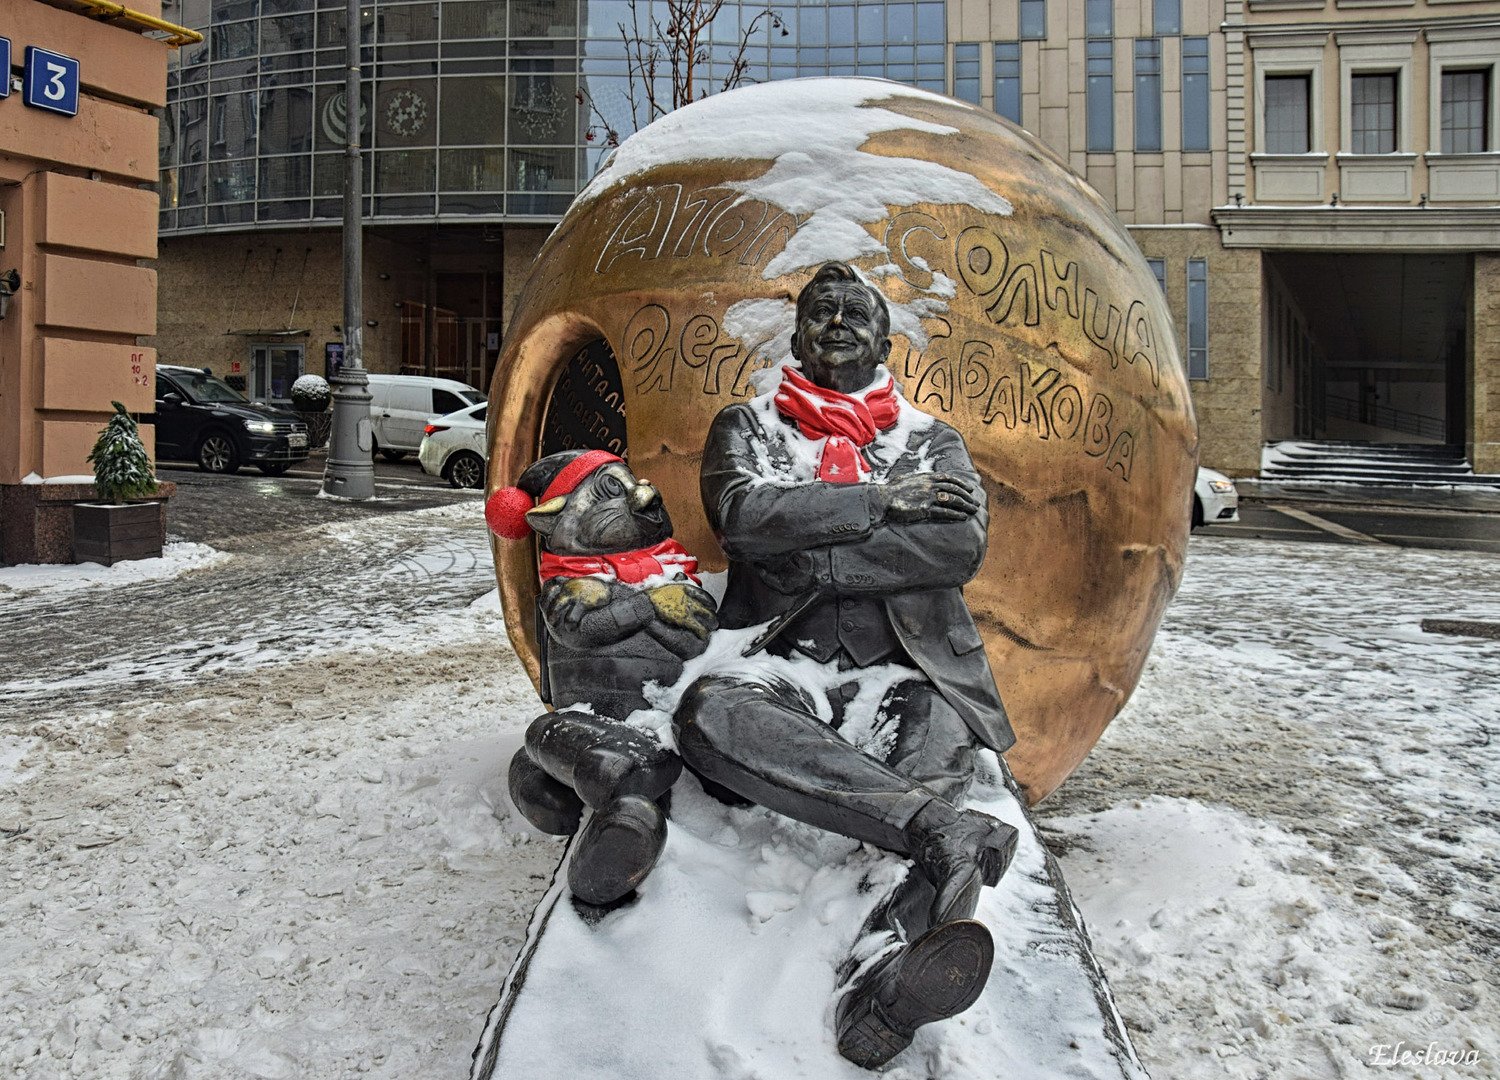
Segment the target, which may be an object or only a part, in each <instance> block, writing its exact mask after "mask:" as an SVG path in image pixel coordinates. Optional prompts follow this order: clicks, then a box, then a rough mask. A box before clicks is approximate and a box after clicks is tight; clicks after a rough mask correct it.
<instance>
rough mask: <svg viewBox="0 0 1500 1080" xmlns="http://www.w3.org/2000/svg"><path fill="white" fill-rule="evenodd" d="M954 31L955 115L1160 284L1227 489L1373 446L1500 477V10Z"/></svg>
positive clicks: (1270, 6)
mask: <svg viewBox="0 0 1500 1080" xmlns="http://www.w3.org/2000/svg"><path fill="white" fill-rule="evenodd" d="M949 29H950V34H951V36H952V37H953V40H954V46H953V48H954V83H953V89H954V92H955V93H956V94H957V95H958V96H962V97H970V98H971V100H977V101H980V102H981V103H983V104H984V105H986V106H988V107H990V108H994V109H996V111H999V112H1002V113H1004V114H1006V115H1010V116H1012V117H1013V118H1015V119H1017V120H1018V122H1019V123H1021V124H1022V126H1024V127H1026V128H1027V129H1028V130H1030V131H1032V132H1034V133H1036V134H1037V135H1039V136H1041V138H1042V139H1043V140H1045V141H1046V142H1047V143H1049V144H1050V145H1051V146H1052V147H1053V148H1054V149H1056V150H1058V151H1059V152H1061V153H1063V154H1064V156H1066V157H1067V159H1068V160H1069V162H1070V163H1071V164H1072V165H1073V167H1074V168H1076V169H1077V170H1078V171H1079V172H1081V173H1083V174H1084V175H1085V176H1086V177H1087V178H1088V179H1089V181H1090V182H1091V183H1092V184H1093V185H1094V186H1095V187H1096V188H1098V189H1099V191H1100V192H1102V193H1103V194H1104V195H1105V196H1106V197H1107V198H1108V199H1110V200H1111V201H1112V202H1113V204H1114V206H1115V208H1116V210H1117V211H1118V213H1119V214H1120V216H1121V217H1122V218H1123V219H1124V220H1125V222H1127V223H1128V224H1129V225H1130V226H1131V228H1132V232H1133V233H1134V235H1135V237H1136V239H1137V241H1138V242H1139V244H1140V246H1141V249H1142V251H1143V252H1145V254H1146V255H1147V257H1148V258H1149V259H1150V260H1151V261H1152V265H1153V268H1155V269H1156V270H1157V272H1158V277H1159V278H1160V279H1161V280H1162V281H1163V284H1164V288H1165V289H1166V292H1167V296H1168V299H1169V302H1170V305H1171V307H1172V310H1173V313H1174V315H1175V316H1176V318H1177V322H1178V328H1179V332H1180V334H1181V337H1182V344H1183V355H1184V358H1185V359H1186V360H1187V361H1188V364H1189V368H1190V371H1191V374H1192V376H1193V391H1194V398H1195V401H1196V404H1197V407H1198V417H1199V424H1200V428H1201V431H1202V437H1203V448H1202V459H1203V461H1204V463H1205V464H1209V465H1213V466H1216V467H1218V468H1221V469H1224V470H1226V471H1228V472H1231V473H1234V474H1236V475H1251V474H1254V473H1256V472H1258V471H1259V468H1260V461H1261V447H1262V445H1263V443H1265V442H1269V441H1277V440H1284V439H1296V440H1309V441H1319V440H1350V441H1365V442H1375V443H1434V444H1447V445H1452V446H1456V447H1461V448H1462V449H1463V451H1464V452H1465V453H1466V454H1467V455H1468V457H1469V459H1470V460H1471V461H1472V462H1473V464H1474V465H1475V467H1476V468H1477V469H1479V470H1480V471H1484V472H1500V397H1497V396H1496V395H1497V391H1496V386H1497V383H1500V350H1497V348H1496V343H1497V340H1500V327H1497V325H1496V320H1497V312H1500V301H1497V299H1496V297H1497V290H1500V280H1497V278H1496V276H1495V275H1496V274H1497V272H1500V109H1497V79H1496V72H1495V67H1496V64H1497V63H1500V4H1495V3H1493V2H1487V3H1469V2H1463V0H1457V2H1446V0H1434V2H1422V0H1249V2H1248V3H1246V2H1243V0H1206V2H1205V0H1112V2H1111V0H1067V2H1065V3H1059V2H1058V0H1002V2H998V3H996V2H992V0H956V2H955V3H952V4H950V6H949ZM966 80H967V81H966Z"/></svg>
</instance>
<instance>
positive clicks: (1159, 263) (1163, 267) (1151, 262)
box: [1146, 259, 1167, 295]
mask: <svg viewBox="0 0 1500 1080" xmlns="http://www.w3.org/2000/svg"><path fill="white" fill-rule="evenodd" d="M1146 265H1147V266H1149V267H1151V272H1152V273H1153V274H1155V275H1156V283H1157V284H1158V285H1160V286H1161V291H1162V294H1163V295H1165V294H1166V291H1167V260H1166V259H1147V260H1146Z"/></svg>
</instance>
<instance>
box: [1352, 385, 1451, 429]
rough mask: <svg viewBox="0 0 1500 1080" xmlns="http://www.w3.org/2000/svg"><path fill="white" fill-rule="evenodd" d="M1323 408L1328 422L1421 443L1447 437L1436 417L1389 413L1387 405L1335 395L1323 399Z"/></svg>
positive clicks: (1403, 411) (1443, 423)
mask: <svg viewBox="0 0 1500 1080" xmlns="http://www.w3.org/2000/svg"><path fill="white" fill-rule="evenodd" d="M1323 408H1324V412H1325V415H1326V416H1327V418H1329V419H1337V420H1352V421H1354V422H1355V423H1356V424H1370V425H1372V426H1374V427H1380V428H1385V429H1387V430H1388V431H1401V432H1405V433H1406V434H1408V435H1417V436H1420V437H1421V438H1424V439H1443V438H1446V437H1447V434H1448V425H1447V423H1446V422H1445V421H1444V420H1442V419H1441V418H1439V417H1436V416H1427V415H1424V414H1423V413H1415V412H1408V411H1406V410H1405V409H1393V408H1391V407H1390V406H1389V405H1377V404H1375V403H1374V402H1368V403H1363V404H1362V403H1360V402H1359V401H1356V400H1355V399H1354V398H1347V397H1343V396H1341V395H1339V394H1329V395H1327V396H1326V397H1325V398H1324V405H1323Z"/></svg>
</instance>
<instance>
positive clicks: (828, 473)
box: [775, 367, 901, 484]
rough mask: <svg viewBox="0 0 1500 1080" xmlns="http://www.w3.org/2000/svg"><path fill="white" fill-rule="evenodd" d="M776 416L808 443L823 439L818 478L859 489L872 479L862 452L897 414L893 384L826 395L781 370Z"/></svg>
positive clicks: (788, 369)
mask: <svg viewBox="0 0 1500 1080" xmlns="http://www.w3.org/2000/svg"><path fill="white" fill-rule="evenodd" d="M775 401H776V411H777V412H779V413H781V415H782V416H784V417H786V418H787V419H788V420H790V421H792V422H793V423H795V424H796V425H797V429H798V430H799V431H801V432H802V434H803V435H804V436H806V437H807V438H809V439H826V440H828V441H827V442H825V443H824V444H823V457H822V459H821V460H820V461H819V462H818V479H819V480H826V481H827V482H828V483H830V484H857V483H859V482H860V481H861V480H863V479H864V478H865V477H867V476H869V475H870V463H869V462H868V461H866V460H865V456H864V454H862V453H861V452H860V448H861V447H864V446H869V445H870V443H872V442H874V441H875V436H876V434H877V433H878V432H881V431H884V430H885V429H886V428H888V427H890V426H891V425H892V424H894V423H895V422H896V420H897V418H898V417H899V416H900V415H901V403H900V402H899V401H898V400H897V399H896V380H895V379H894V378H892V377H891V375H890V374H889V373H887V374H886V376H885V380H884V381H883V382H880V383H878V384H877V385H876V386H873V387H871V388H870V389H868V390H861V391H860V392H859V393H856V394H843V393H840V392H839V391H837V390H828V389H825V388H824V387H821V386H819V385H818V384H817V383H815V382H812V381H811V380H810V379H808V378H807V377H806V376H804V375H803V374H802V373H801V372H800V371H798V370H797V369H796V368H793V367H786V368H782V371H781V386H780V387H778V388H777V390H776V398H775Z"/></svg>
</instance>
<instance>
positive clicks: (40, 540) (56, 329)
mask: <svg viewBox="0 0 1500 1080" xmlns="http://www.w3.org/2000/svg"><path fill="white" fill-rule="evenodd" d="M77 7H78V5H75V4H66V5H61V6H53V5H51V4H48V3H40V2H37V0H0V16H3V18H0V24H3V34H4V35H5V38H6V40H5V42H4V44H3V45H0V49H8V55H9V58H10V61H11V64H12V67H13V68H14V72H13V71H12V70H7V71H6V72H5V76H6V78H7V80H11V82H10V85H9V86H8V89H9V93H8V95H7V96H4V97H0V215H3V217H0V274H7V273H8V272H10V271H14V272H15V279H14V280H15V282H16V288H15V290H14V293H13V295H10V296H7V297H5V298H4V299H3V300H0V303H3V304H4V305H5V306H4V312H3V321H0V547H3V550H0V561H4V562H23V561H34V560H35V559H37V558H39V557H42V558H45V557H47V556H48V555H49V554H50V555H53V556H54V557H55V554H56V552H58V551H61V552H62V553H63V556H62V557H66V555H67V552H68V551H69V550H70V541H71V533H70V531H69V530H70V528H71V524H70V518H69V516H68V515H69V514H70V508H69V507H70V504H69V503H68V501H67V500H69V499H73V498H79V497H83V496H85V495H87V494H91V493H92V470H91V468H90V466H89V465H88V463H87V460H86V459H87V457H88V454H89V451H90V449H91V448H92V446H93V443H94V440H95V438H96V437H97V434H98V432H99V430H100V428H102V427H103V426H104V423H105V421H106V419H107V417H108V416H109V415H111V413H112V412H113V410H112V409H111V407H110V402H111V401H120V402H122V403H123V404H124V405H125V406H126V407H127V408H128V409H130V410H131V411H134V412H141V413H146V412H150V411H151V408H152V404H151V400H152V399H151V366H152V364H153V363H154V360H155V351H154V350H153V349H152V348H151V347H150V346H149V345H146V344H143V343H142V338H143V337H144V336H147V335H150V334H152V333H154V332H155V330H156V271H155V270H153V269H152V268H151V267H150V266H148V265H147V261H148V260H150V259H153V258H154V257H155V256H156V254H157V243H156V226H157V215H156V201H157V200H156V196H155V194H154V193H153V192H152V191H151V185H153V184H154V183H155V182H156V181H157V178H158V173H157V167H156V147H157V121H156V118H155V117H154V116H153V115H152V110H154V109H157V108H160V107H161V106H162V105H163V104H164V103H165V100H166V66H167V52H168V48H167V46H166V45H164V44H163V42H162V41H161V40H152V39H150V38H148V37H146V36H143V32H144V31H147V30H152V32H157V31H156V30H155V29H154V28H153V27H154V24H158V23H159V16H160V14H161V5H160V3H153V2H152V0H143V2H141V3H140V4H139V5H138V9H132V10H130V11H128V12H126V13H124V14H123V15H122V14H120V13H119V12H118V11H114V12H113V14H111V13H105V17H104V18H102V19H101V18H99V17H86V16H85V15H83V14H80V13H78V11H77ZM94 14H95V16H97V15H98V14H99V13H97V12H96V13H94ZM158 36H160V35H159V34H158ZM34 50H41V51H40V52H34ZM15 75H19V78H15V77H14V76H15ZM10 291H11V290H10V287H9V285H8V284H7V285H6V286H5V287H3V288H0V292H10ZM143 435H144V437H145V439H146V441H147V443H148V444H149V443H150V439H151V433H150V432H149V431H145V432H143ZM148 449H149V445H148ZM70 481H72V482H70Z"/></svg>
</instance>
